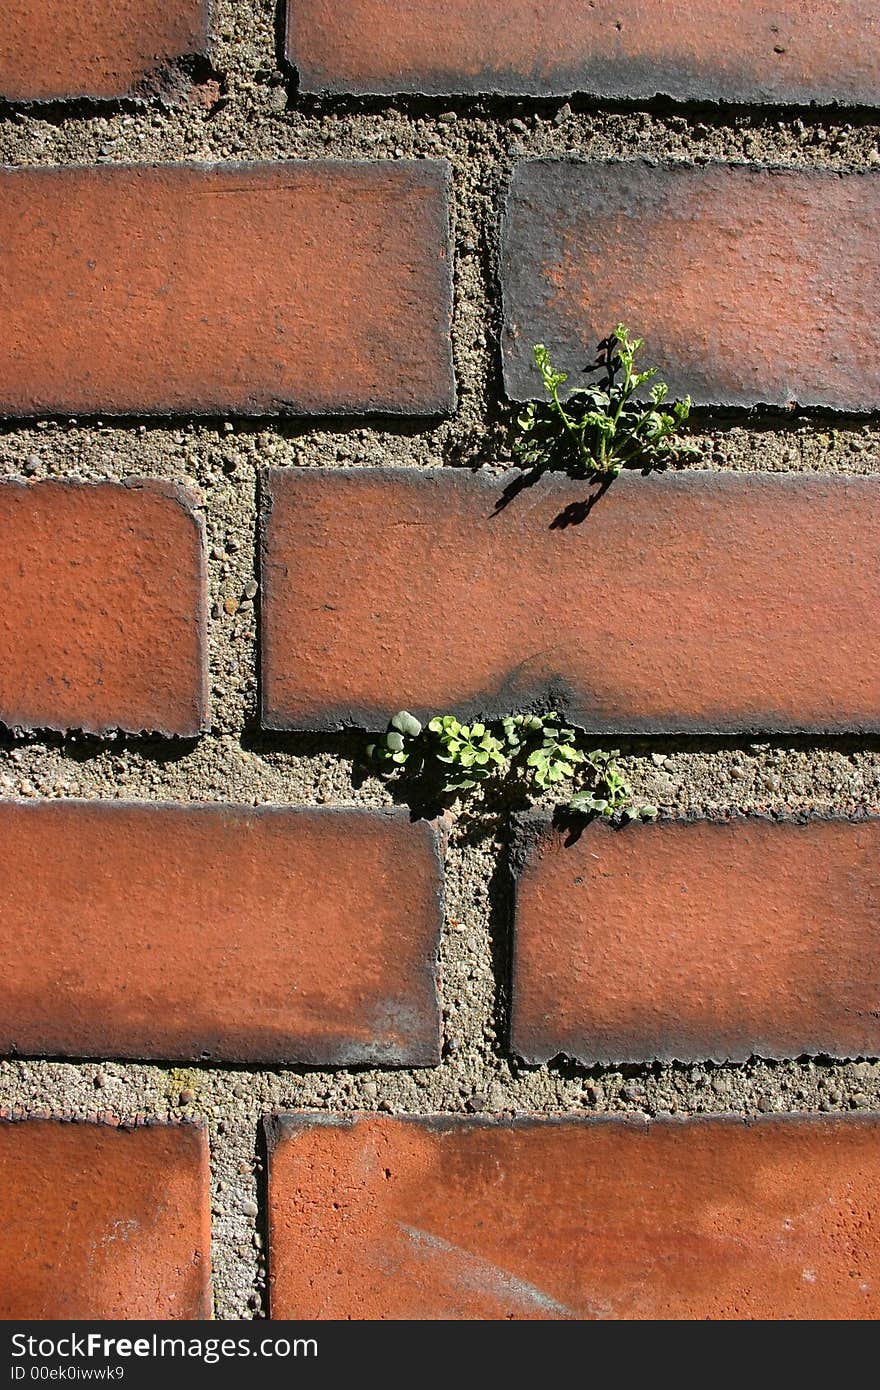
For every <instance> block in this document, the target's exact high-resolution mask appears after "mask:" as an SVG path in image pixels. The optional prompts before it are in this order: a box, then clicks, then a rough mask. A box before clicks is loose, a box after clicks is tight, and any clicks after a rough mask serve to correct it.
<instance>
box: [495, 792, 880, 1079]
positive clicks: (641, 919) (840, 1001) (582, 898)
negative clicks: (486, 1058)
mask: <svg viewBox="0 0 880 1390" xmlns="http://www.w3.org/2000/svg"><path fill="white" fill-rule="evenodd" d="M526 845H527V848H526V849H525V862H524V863H523V864H522V866H521V868H520V869H519V873H518V877H517V887H516V923H515V943H514V968H513V989H512V1026H511V1044H512V1047H513V1049H514V1051H515V1052H516V1053H518V1054H519V1056H521V1057H523V1058H525V1059H526V1060H527V1061H529V1062H546V1061H548V1060H549V1059H550V1058H551V1057H554V1056H556V1055H557V1054H559V1053H565V1054H566V1055H568V1056H570V1057H576V1058H578V1059H579V1060H581V1061H583V1062H586V1063H603V1062H604V1063H607V1062H613V1063H620V1062H644V1061H651V1060H653V1059H659V1060H663V1061H672V1060H677V1061H680V1062H698V1061H704V1060H714V1061H719V1062H720V1061H734V1062H744V1061H746V1060H748V1058H749V1057H752V1056H760V1057H773V1058H786V1057H787V1058H793V1057H799V1056H801V1055H803V1054H811V1055H814V1056H815V1055H818V1054H822V1055H826V1056H830V1057H838V1058H846V1057H862V1056H870V1057H876V1056H877V1055H878V1053H880V1010H878V1007H877V1005H878V1001H880V936H878V932H877V922H878V918H880V817H874V818H871V819H869V820H862V821H850V820H844V819H843V818H835V819H815V820H810V821H806V822H795V821H771V820H764V819H760V818H758V817H748V818H745V817H737V818H735V819H734V820H728V821H709V820H675V821H673V820H664V821H660V822H658V823H657V824H654V825H645V824H642V825H634V826H632V827H627V828H626V829H625V830H622V831H621V830H617V829H614V828H612V827H609V826H607V825H605V824H601V823H597V822H593V823H592V824H590V825H588V826H587V827H586V828H585V830H584V831H583V833H582V834H580V835H579V836H577V837H575V838H573V837H572V836H571V835H570V834H563V833H561V832H558V831H555V830H553V829H552V828H551V827H550V826H549V825H548V824H547V823H546V822H541V821H539V822H536V823H533V824H532V826H531V827H529V828H528V829H527V830H526Z"/></svg>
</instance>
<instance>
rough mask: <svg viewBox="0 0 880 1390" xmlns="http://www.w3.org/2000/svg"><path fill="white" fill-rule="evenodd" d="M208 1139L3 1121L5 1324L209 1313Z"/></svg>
mask: <svg viewBox="0 0 880 1390" xmlns="http://www.w3.org/2000/svg"><path fill="white" fill-rule="evenodd" d="M209 1201H210V1176H209V1171H208V1144H207V1135H206V1132H205V1130H204V1129H203V1128H202V1127H201V1126H196V1125H194V1124H151V1125H149V1126H146V1127H139V1128H137V1129H117V1128H114V1127H113V1126H112V1125H106V1124H65V1123H62V1122H59V1121H57V1120H21V1121H9V1120H4V1119H2V1118H0V1318H3V1319H7V1320H10V1319H16V1320H18V1319H28V1320H30V1319H39V1320H44V1319H50V1320H59V1321H64V1322H67V1321H73V1320H79V1319H86V1318H108V1319H109V1318H126V1319H127V1318H145V1319H147V1318H149V1319H153V1318H155V1319H163V1320H164V1319H175V1320H176V1319H203V1318H210V1316H211V1272H210V1237H211V1217H210V1208H209Z"/></svg>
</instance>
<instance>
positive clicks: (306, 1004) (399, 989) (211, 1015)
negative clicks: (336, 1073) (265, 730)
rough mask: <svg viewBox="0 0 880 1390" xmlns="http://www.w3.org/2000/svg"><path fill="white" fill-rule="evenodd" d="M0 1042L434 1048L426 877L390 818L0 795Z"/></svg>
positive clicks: (427, 831)
mask: <svg viewBox="0 0 880 1390" xmlns="http://www.w3.org/2000/svg"><path fill="white" fill-rule="evenodd" d="M0 859H2V862H3V864H4V866H5V867H4V871H3V888H2V893H0V1053H6V1054H8V1053H10V1052H17V1053H23V1054H25V1055H27V1056H37V1057H46V1056H48V1057H52V1056H63V1057H134V1058H145V1059H157V1060H168V1061H172V1060H181V1061H197V1060H198V1061H224V1062H267V1063H288V1062H302V1063H308V1064H310V1065H337V1066H347V1065H353V1064H357V1063H367V1062H370V1063H376V1064H384V1065H390V1066H408V1065H410V1066H419V1065H430V1064H432V1063H435V1062H437V1061H438V1060H439V1027H440V1025H439V1009H438V1002H437V986H436V963H437V949H438V940H439V934H440V923H441V901H442V870H441V866H440V862H439V856H438V850H437V844H436V837H435V834H434V831H433V829H432V828H431V827H430V826H429V825H428V824H427V822H424V821H421V822H417V823H413V822H411V821H410V819H409V816H408V814H407V813H406V812H405V811H391V812H384V811H383V812H370V811H362V810H336V809H329V808H328V809H321V810H307V809H297V808H294V807H278V806H262V807H259V808H256V809H255V808H252V807H241V806H223V805H167V804H155V803H153V804H150V803H143V802H142V803H140V804H136V803H131V802H129V803H126V802H119V801H51V802H15V801H7V802H0Z"/></svg>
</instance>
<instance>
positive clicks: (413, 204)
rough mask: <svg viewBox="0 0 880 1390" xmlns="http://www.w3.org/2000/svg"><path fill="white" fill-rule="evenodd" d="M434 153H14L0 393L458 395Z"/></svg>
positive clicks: (214, 404)
mask: <svg viewBox="0 0 880 1390" xmlns="http://www.w3.org/2000/svg"><path fill="white" fill-rule="evenodd" d="M447 201H448V170H447V166H446V165H445V164H444V163H442V162H439V161H437V162H432V161H431V160H411V161H408V160H384V161H376V162H374V163H347V162H346V161H344V160H320V159H314V160H282V161H279V162H277V163H274V164H227V165H222V164H219V165H218V164H214V165H206V164H201V165H200V164H179V165H163V166H159V167H154V166H150V165H138V166H132V167H128V166H125V165H116V166H113V167H110V166H105V167H101V168H27V169H7V170H0V245H2V246H3V249H4V286H3V295H2V297H0V411H2V413H4V414H6V415H11V416H30V415H35V414H37V415H39V414H46V413H54V414H57V413H63V414H73V415H80V414H100V415H131V414H156V415H164V414H169V413H170V414H177V413H186V414H196V415H206V414H207V415H210V414H227V413H233V412H235V413H239V414H244V415H278V414H285V413H293V414H325V413H345V412H358V413H360V412H363V411H390V412H400V413H404V414H419V415H431V414H436V413H438V412H442V411H445V410H448V409H451V408H452V406H453V405H454V403H455V389H454V382H453V376H452V360H451V341H450V312H451V311H450V303H451V291H450V259H449V227H448V209H447Z"/></svg>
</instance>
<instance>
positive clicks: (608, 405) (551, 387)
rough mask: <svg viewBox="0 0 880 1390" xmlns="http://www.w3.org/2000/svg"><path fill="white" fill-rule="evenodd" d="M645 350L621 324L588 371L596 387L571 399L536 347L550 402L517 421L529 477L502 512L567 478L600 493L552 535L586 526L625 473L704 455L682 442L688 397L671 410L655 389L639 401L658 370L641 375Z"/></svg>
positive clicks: (662, 387) (565, 516)
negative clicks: (555, 478) (559, 475)
mask: <svg viewBox="0 0 880 1390" xmlns="http://www.w3.org/2000/svg"><path fill="white" fill-rule="evenodd" d="M643 344H644V339H643V338H633V337H631V336H630V330H629V329H628V328H627V327H626V326H625V325H624V324H622V323H619V324H618V325H617V327H616V328H615V330H614V332H613V333H612V334H610V335H609V337H607V338H604V339H603V340H602V341H601V342H600V343H599V345H598V352H597V357H596V360H595V362H594V363H593V365H592V367H591V368H590V370H592V371H596V372H598V373H599V374H600V375H599V378H598V380H597V382H596V383H595V384H594V385H592V386H586V387H583V388H582V389H581V390H578V391H572V392H571V393H570V394H569V395H568V396H567V397H565V399H563V397H562V395H561V394H560V392H561V388H562V387H563V386H564V385H565V382H566V381H567V379H568V377H567V373H566V372H560V371H557V370H556V368H555V367H554V366H553V364H552V362H551V360H550V354H549V352H548V351H547V348H546V347H545V346H544V344H543V343H537V344H536V346H535V348H534V356H535V366H536V367H537V369H538V371H539V373H540V376H541V381H542V383H543V386H544V390H545V392H546V393H547V396H548V399H547V400H546V401H532V402H530V404H529V405H528V406H527V407H526V409H525V410H524V411H523V413H522V414H521V415H519V416H517V419H516V424H515V430H514V438H513V444H512V451H513V457H514V460H515V462H516V463H517V464H519V466H520V467H522V468H523V469H526V470H528V471H527V473H526V474H525V475H524V476H523V477H522V478H518V479H516V480H515V481H514V482H513V483H511V484H510V485H509V486H508V487H507V488H506V489H505V491H504V493H503V494H502V497H501V499H500V500H499V502H498V504H497V507H496V510H498V511H500V510H501V509H502V508H503V507H505V506H506V505H507V504H508V502H510V501H512V500H513V498H514V497H515V496H517V494H518V493H519V492H521V491H522V490H523V488H526V487H530V486H531V485H532V484H533V483H536V482H537V481H538V479H539V478H540V477H541V476H542V475H543V474H544V473H546V472H547V471H549V470H553V471H557V472H559V471H561V472H566V473H569V474H571V475H572V476H574V477H582V478H586V479H588V480H589V481H591V482H598V483H599V484H600V488H599V491H598V492H596V493H594V494H592V496H591V497H590V498H589V499H587V500H586V501H585V502H584V503H582V504H575V505H573V506H570V507H568V508H566V510H565V512H563V513H562V514H561V515H560V516H559V517H557V518H556V519H555V521H554V522H553V523H552V524H553V527H554V528H562V527H565V526H571V525H576V524H577V523H578V522H581V521H584V520H586V517H587V516H588V515H589V513H590V510H591V508H592V507H593V506H595V504H596V502H597V501H598V500H599V498H600V497H601V496H602V493H603V492H604V491H605V490H606V489H607V488H608V487H609V486H610V484H611V483H612V482H613V481H614V479H615V478H616V477H617V476H618V475H619V473H620V472H621V470H622V469H624V468H640V469H642V470H643V471H647V470H652V469H655V468H666V467H667V466H668V465H669V464H670V463H678V462H680V461H681V460H682V459H684V458H688V457H693V456H695V455H698V454H699V449H698V447H697V445H696V444H693V443H691V442H690V441H689V440H686V439H683V438H682V437H681V434H680V430H681V427H682V425H684V423H685V421H686V420H687V418H688V416H689V415H690V410H691V399H690V396H686V397H685V398H684V400H682V401H671V402H668V403H667V397H668V395H669V388H668V386H667V385H666V383H665V382H662V381H657V382H655V383H654V385H653V386H652V387H651V389H650V392H649V393H648V398H647V400H644V399H640V398H639V393H640V392H641V390H642V387H644V386H646V385H647V383H648V382H649V381H653V379H654V377H655V376H656V375H657V368H656V367H647V368H645V370H644V371H639V370H638V369H637V367H636V357H637V356H638V354H639V352H640V351H641V349H642V346H643Z"/></svg>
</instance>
